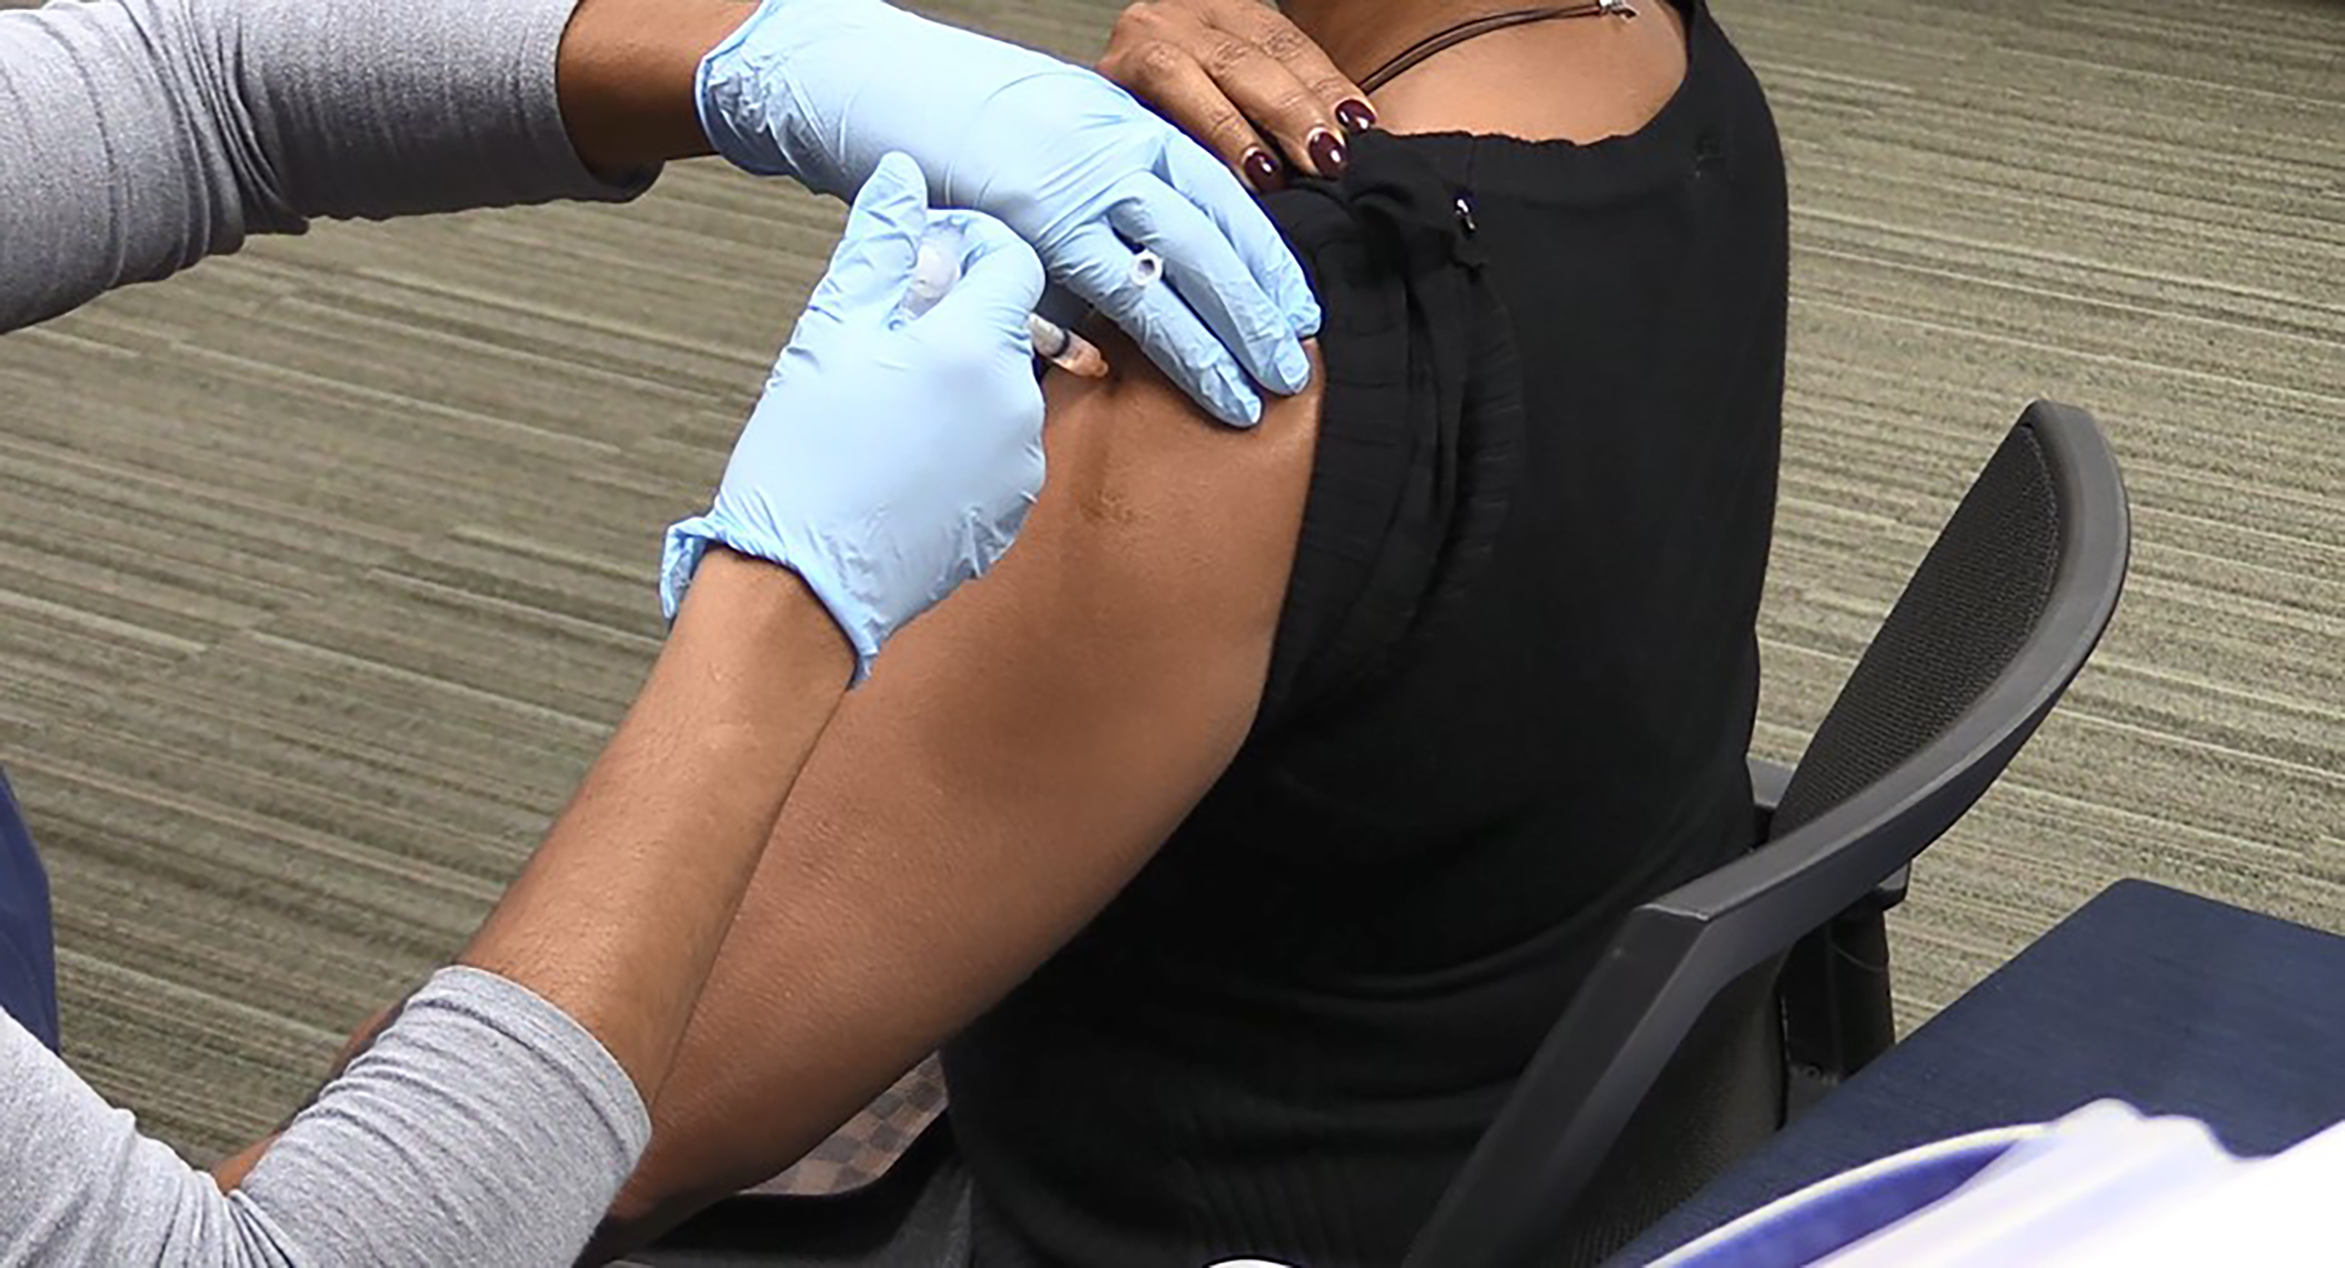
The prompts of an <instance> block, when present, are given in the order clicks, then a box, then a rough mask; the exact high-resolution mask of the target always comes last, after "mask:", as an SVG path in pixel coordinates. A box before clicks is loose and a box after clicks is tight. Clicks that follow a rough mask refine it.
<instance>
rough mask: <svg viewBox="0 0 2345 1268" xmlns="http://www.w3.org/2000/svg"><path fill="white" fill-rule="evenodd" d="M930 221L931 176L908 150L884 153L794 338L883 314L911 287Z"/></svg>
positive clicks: (816, 338) (806, 339)
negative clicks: (927, 175) (929, 186)
mask: <svg viewBox="0 0 2345 1268" xmlns="http://www.w3.org/2000/svg"><path fill="white" fill-rule="evenodd" d="M927 227H928V178H927V177H926V176H924V175H922V174H921V171H920V165H919V164H918V163H915V162H913V161H912V159H911V157H910V156H909V155H905V154H889V155H887V156H885V157H883V158H881V159H880V161H879V166H877V167H875V168H873V169H872V172H871V178H870V179H869V180H866V181H864V182H863V188H862V190H861V191H859V192H858V193H857V194H856V195H855V204H854V207H853V208H852V209H851V210H849V211H848V213H847V229H846V232H845V233H843V234H841V235H840V237H839V245H838V247H837V249H836V250H834V251H832V252H831V263H830V268H829V269H828V270H827V271H826V272H824V273H823V275H822V281H821V283H820V284H818V285H817V286H816V287H815V288H814V295H813V296H812V297H811V298H809V299H808V300H807V301H806V312H805V314H804V315H803V316H801V317H800V318H799V319H798V334H797V336H796V338H795V339H794V340H793V342H796V343H800V344H805V345H809V346H819V345H820V344H821V343H822V342H823V341H824V340H826V339H827V338H828V337H829V336H830V335H831V333H832V332H834V331H835V330H837V329H838V328H840V327H842V326H846V325H850V324H859V323H861V322H865V321H870V320H880V321H885V320H887V319H888V317H889V316H890V315H892V314H893V313H894V312H895V311H896V309H897V307H898V305H900V304H902V303H903V300H904V295H905V292H907V291H908V290H910V289H911V286H912V274H913V269H914V267H915V266H916V265H917V264H918V263H919V259H920V237H921V235H922V234H923V233H925V232H926V231H927Z"/></svg>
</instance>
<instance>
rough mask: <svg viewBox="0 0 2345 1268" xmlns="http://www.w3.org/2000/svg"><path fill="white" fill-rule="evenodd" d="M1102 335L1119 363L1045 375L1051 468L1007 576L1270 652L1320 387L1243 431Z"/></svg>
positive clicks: (1276, 406) (1267, 411)
mask: <svg viewBox="0 0 2345 1268" xmlns="http://www.w3.org/2000/svg"><path fill="white" fill-rule="evenodd" d="M1093 337H1094V338H1096V339H1098V341H1099V342H1100V344H1101V347H1102V349H1103V350H1104V351H1105V352H1106V353H1107V355H1108V357H1109V360H1110V363H1111V364H1112V365H1113V366H1114V367H1115V369H1114V371H1113V372H1112V373H1111V374H1110V376H1109V377H1107V378H1105V379H1078V378H1075V377H1073V376H1070V375H1065V374H1053V375H1052V376H1051V378H1050V380H1049V382H1048V383H1047V384H1046V389H1045V390H1046V393H1047V397H1048V402H1049V415H1048V417H1049V423H1048V425H1047V428H1048V429H1047V431H1046V434H1045V443H1046V446H1047V450H1048V457H1049V470H1048V476H1047V479H1046V483H1045V486H1044V489H1043V493H1042V498H1041V501H1040V503H1039V504H1038V505H1037V506H1036V508H1035V511H1034V515H1033V517H1032V520H1031V521H1030V523H1029V524H1028V527H1027V531H1026V533H1025V534H1024V536H1023V537H1022V539H1021V540H1020V542H1019V544H1018V545H1017V547H1015V548H1014V549H1013V550H1012V552H1011V554H1012V556H1013V560H1005V561H1004V564H1003V569H1002V571H1003V574H1004V576H1005V577H1006V578H1008V579H1009V582H1010V584H1013V585H1017V584H1022V583H1020V582H1019V580H1018V578H1019V577H1021V576H1022V575H1023V574H1025V573H1027V572H1028V571H1029V570H1032V571H1035V572H1039V571H1041V570H1043V569H1049V570H1051V571H1053V572H1054V573H1056V574H1057V575H1058V576H1059V578H1060V579H1061V580H1062V581H1075V580H1080V581H1081V582H1082V583H1083V586H1084V588H1085V589H1086V590H1089V591H1091V592H1092V593H1093V595H1094V596H1095V597H1097V598H1103V599H1106V598H1112V599H1114V600H1116V604H1115V608H1116V609H1118V610H1102V611H1097V612H1088V611H1087V612H1084V613H1083V614H1082V615H1083V616H1084V617H1086V618H1093V617H1095V618H1097V619H1099V620H1102V621H1110V622H1112V621H1114V620H1116V619H1117V618H1118V616H1119V615H1129V616H1135V617H1142V618H1144V619H1145V620H1147V621H1148V622H1149V623H1150V624H1152V625H1158V624H1170V625H1172V626H1177V627H1188V632H1189V633H1197V632H1199V628H1198V627H1205V628H1210V629H1213V630H1218V631H1220V632H1222V633H1224V634H1226V635H1227V636H1229V637H1231V638H1233V639H1253V640H1262V641H1263V642H1264V647H1263V651H1264V654H1265V656H1266V655H1267V650H1268V649H1267V640H1268V638H1269V636H1270V635H1271V634H1272V633H1273V632H1274V631H1275V626H1276V623H1277V618H1278V611H1279V607H1280V604H1281V602H1282V601H1283V599H1284V597H1285V593H1286V583H1287V576H1288V573H1289V571H1290V570H1291V567H1292V564H1293V559H1294V549H1295V540H1296V536H1297V533H1298V532H1299V531H1300V527H1301V523H1302V512H1303V502H1304V498H1305V495H1306V493H1307V491H1308V488H1309V484H1310V473H1311V462H1312V457H1313V453H1314V450H1315V448H1316V444H1317V436H1318V422H1319V391H1318V388H1317V387H1316V386H1314V387H1313V388H1311V389H1308V390H1306V391H1305V392H1304V393H1302V394H1300V395H1298V396H1295V397H1291V398H1286V399H1280V398H1275V397H1273V398H1269V399H1268V400H1267V401H1266V404H1265V408H1264V411H1263V417H1262V421H1261V423H1260V424H1259V425H1257V426H1255V427H1253V428H1251V429H1246V430H1238V429H1234V428H1230V427H1225V426H1223V425H1221V424H1219V423H1217V422H1215V421H1214V420H1213V419H1211V418H1210V417H1208V416H1207V415H1206V414H1205V413H1204V412H1203V411H1202V410H1200V409H1198V408H1197V407H1196V406H1195V405H1194V404H1193V403H1191V402H1190V400H1189V399H1188V398H1187V397H1186V396H1185V395H1183V394H1182V393H1181V392H1180V391H1179V390H1178V389H1177V388H1175V387H1174V386H1173V385H1172V383H1171V382H1170V381H1169V380H1168V379H1166V378H1165V376H1164V375H1163V374H1162V373H1161V372H1159V371H1158V370H1157V369H1156V368H1155V367H1154V366H1153V365H1151V364H1149V362H1148V360H1147V358H1146V356H1145V355H1144V354H1143V353H1141V352H1140V350H1139V349H1138V348H1137V347H1136V346H1135V345H1133V344H1131V343H1130V342H1128V341H1126V340H1124V339H1123V338H1122V337H1121V336H1120V335H1118V334H1116V333H1114V332H1112V331H1109V332H1094V335H1093ZM1020 553H1024V554H1025V555H1026V556H1027V558H1025V559H1023V560H1016V559H1015V556H1017V555H1019V554H1020ZM1013 561H1014V562H1013ZM1119 610H1120V611H1119ZM1099 632H1101V633H1106V632H1107V631H1105V630H1102V631H1099ZM1127 632H1129V631H1127Z"/></svg>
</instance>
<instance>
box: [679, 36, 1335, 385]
mask: <svg viewBox="0 0 2345 1268" xmlns="http://www.w3.org/2000/svg"><path fill="white" fill-rule="evenodd" d="M698 89H699V92H698V97H699V102H700V123H701V126H702V128H704V129H705V130H706V131H707V132H708V138H709V141H710V143H711V144H713V145H715V146H716V149H717V152H718V153H720V154H722V155H724V156H725V157H726V158H728V159H731V160H732V161H733V162H734V163H735V164H738V165H739V166H741V167H743V168H746V169H748V170H749V171H751V172H755V173H758V174H760V175H769V176H770V175H778V174H787V175H790V176H795V177H797V178H798V179H799V180H801V181H803V182H805V183H806V185H807V186H809V187H810V188H813V189H816V190H819V191H821V192H823V193H830V194H840V195H844V194H846V193H848V192H851V191H852V190H854V189H855V188H856V187H858V186H859V185H861V184H862V183H863V180H864V178H865V177H866V176H867V175H869V174H870V172H871V169H872V166H873V165H874V164H876V163H877V162H878V161H879V157H880V155H882V154H885V153H888V152H890V151H896V150H901V151H903V152H904V153H907V154H910V155H911V156H912V157H913V158H915V159H917V160H919V162H920V165H921V167H922V168H923V169H924V170H926V171H927V173H928V178H929V189H930V192H931V194H932V195H933V196H934V198H935V200H936V204H937V205H938V206H952V207H973V208H976V209H977V210H979V211H983V212H988V213H990V214H992V215H995V216H998V217H1000V218H1001V219H1002V220H1004V221H1006V222H1008V224H1009V226H1010V227H1011V228H1013V229H1015V230H1017V231H1018V233H1019V234H1020V235H1022V236H1023V237H1024V238H1025V239H1026V240H1027V241H1028V242H1031V243H1033V244H1034V249H1035V250H1037V251H1039V252H1041V253H1042V259H1043V263H1044V264H1046V265H1048V266H1049V269H1050V276H1051V278H1052V280H1053V281H1056V282H1058V283H1060V284H1061V285H1063V286H1065V287H1066V288H1067V289H1068V290H1071V291H1073V292H1074V293H1075V294H1077V295H1079V296H1081V297H1082V298H1083V300H1084V302H1086V303H1088V304H1090V305H1091V306H1092V307H1094V308H1096V309H1098V310H1099V311H1100V312H1102V313H1105V314H1106V315H1107V316H1108V317H1109V318H1111V319H1113V320H1114V321H1115V323H1116V324H1117V325H1119V326H1122V327H1123V328H1124V329H1125V330H1126V331H1128V332H1129V333H1130V334H1131V336H1132V338H1133V339H1134V340H1136V341H1137V342H1138V343H1139V344H1140V346H1141V347H1143V348H1145V349H1147V351H1148V356H1149V358H1150V359H1151V360H1153V361H1155V362H1156V364H1157V365H1159V366H1162V367H1163V368H1164V371H1165V373H1166V374H1168V375H1170V376H1171V377H1172V379H1173V380H1174V381H1175V382H1177V383H1179V384H1180V385H1181V386H1182V387H1183V388H1184V389H1186V390H1187V391H1188V393H1189V394H1190V395H1191V396H1194V397H1196V398H1197V400H1198V401H1199V402H1201V403H1202V404H1203V405H1204V406H1205V407H1206V408H1207V409H1209V410H1211V411H1212V412H1213V413H1214V414H1215V415H1216V416H1217V417H1219V418H1221V419H1222V420H1223V421H1225V422H1231V423H1238V424H1241V425H1242V424H1249V423H1252V422H1254V421H1256V420H1257V419H1259V418H1260V417H1261V415H1262V400H1261V398H1260V397H1259V396H1257V395H1256V394H1255V392H1254V387H1253V383H1260V384H1262V385H1263V386H1265V387H1267V388H1269V389H1270V390H1272V391H1274V392H1280V393H1292V392H1296V391H1300V390H1301V389H1302V388H1303V386H1304V385H1305V384H1306V383H1308V382H1309V381H1310V378H1311V365H1310V362H1309V360H1308V359H1307V358H1306V357H1305V356H1304V355H1303V347H1302V343H1301V342H1300V341H1301V340H1302V339H1304V338H1308V337H1310V336H1311V335H1314V334H1316V333H1318V330H1319V303H1318V301H1317V300H1315V299H1314V298H1312V295H1311V289H1310V286H1309V284H1308V283H1307V282H1306V281H1305V280H1304V277H1303V271H1302V267H1301V266H1300V265H1298V264H1297V263H1296V262H1295V258H1294V255H1293V253H1292V252H1290V251H1288V250H1287V246H1286V243H1285V241H1284V240H1282V239H1281V238H1280V237H1279V236H1278V232H1277V231H1276V230H1275V229H1273V228H1272V227H1271V224H1270V220H1269V218H1268V217H1266V216H1264V215H1263V214H1262V209H1261V208H1260V207H1258V206H1256V205H1255V203H1254V200H1253V198H1252V197H1250V196H1249V195H1248V194H1247V193H1246V191H1245V190H1244V189H1243V188H1242V187H1241V186H1240V185H1239V184H1238V182H1237V179H1236V178H1235V177H1234V176H1232V175H1231V174H1230V172H1229V169H1228V168H1225V167H1223V166H1222V165H1221V164H1220V163H1219V162H1218V161H1216V160H1215V159H1214V158H1213V156H1212V155H1210V154H1208V153H1206V151H1205V150H1204V149H1202V148H1200V147H1199V146H1198V145H1197V144H1196V142H1194V141H1191V140H1190V139H1189V138H1187V137H1185V136H1183V135H1181V133H1180V132H1179V131H1178V130H1177V129H1175V128H1174V127H1173V126H1172V125H1171V124H1168V123H1166V122H1165V121H1164V120H1162V119H1159V118H1157V117H1156V116H1155V115H1153V114H1151V113H1149V112H1148V110H1147V108H1146V107H1143V106H1142V105H1140V103H1139V102H1137V101H1135V100H1133V99H1132V98H1131V96H1130V95H1129V94H1127V93H1125V92H1124V91H1123V90H1122V89H1120V88H1117V87H1116V86H1114V85H1113V84H1110V83H1108V82H1107V81H1106V80H1104V79H1102V78H1100V77H1099V76H1097V75H1095V74H1093V73H1091V72H1090V71H1088V70H1084V69H1082V68H1080V67H1076V66H1070V65H1068V64H1066V63H1065V62H1061V61H1059V60H1057V59H1056V58H1052V57H1047V56H1044V55H1043V54H1041V53H1037V52H1033V51H1031V50H1029V49H1023V48H1019V47H1017V46H1016V45H1013V44H1005V43H1002V42H1000V41H998V40H992V39H988V38H986V37H984V36H981V35H974V34H971V33H970V32H967V31H963V30H960V29H958V28H956V27H950V26H945V25H943V24H941V23H937V22H931V21H929V20H927V19H925V18H921V17H916V16H914V15H912V14H909V13H905V12H903V11H901V10H898V9H895V8H893V7H891V6H889V5H886V4H882V3H880V0H764V3H763V4H762V5H761V6H760V7H759V8H758V10H757V12H756V14H755V15H754V16H752V17H751V18H750V19H749V20H748V21H747V22H745V23H743V24H742V25H741V27H740V29H739V30H736V31H735V32H733V34H732V35H731V36H729V37H727V38H726V39H725V41H724V42H723V43H721V44H719V45H717V46H716V48H715V49H713V50H711V51H710V53H709V55H708V57H707V58H706V59H704V60H703V61H702V62H701V63H700V75H699V82H698ZM1135 244H1137V245H1138V246H1144V247H1147V248H1149V249H1151V250H1153V251H1155V252H1156V253H1157V254H1158V255H1160V256H1162V257H1163V259H1164V263H1165V270H1164V280H1163V281H1162V282H1160V283H1156V284H1151V285H1142V284H1136V283H1135V282H1134V281H1133V278H1132V258H1133V251H1134V245H1135ZM1233 351H1234V353H1235V356H1233V355H1232V353H1233ZM1249 375H1251V376H1252V379H1253V382H1249V381H1248V376H1249Z"/></svg>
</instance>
